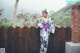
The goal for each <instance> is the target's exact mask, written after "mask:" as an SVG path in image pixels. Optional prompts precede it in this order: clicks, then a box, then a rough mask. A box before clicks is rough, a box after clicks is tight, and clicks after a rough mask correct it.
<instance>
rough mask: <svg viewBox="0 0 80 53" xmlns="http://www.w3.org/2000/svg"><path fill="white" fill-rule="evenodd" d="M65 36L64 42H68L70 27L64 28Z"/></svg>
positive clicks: (69, 39)
mask: <svg viewBox="0 0 80 53" xmlns="http://www.w3.org/2000/svg"><path fill="white" fill-rule="evenodd" d="M65 38H66V40H65V41H66V42H70V41H71V28H70V27H67V28H65Z"/></svg>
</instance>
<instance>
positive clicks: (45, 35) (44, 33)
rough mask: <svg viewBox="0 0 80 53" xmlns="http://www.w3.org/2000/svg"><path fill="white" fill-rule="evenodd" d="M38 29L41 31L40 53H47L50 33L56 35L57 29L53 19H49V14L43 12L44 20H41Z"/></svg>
mask: <svg viewBox="0 0 80 53" xmlns="http://www.w3.org/2000/svg"><path fill="white" fill-rule="evenodd" d="M38 27H40V28H41V30H40V41H41V46H40V53H47V47H48V40H49V35H50V33H54V31H55V27H54V25H53V24H52V21H51V18H49V17H48V12H47V11H46V10H45V11H42V18H40V19H39V23H38Z"/></svg>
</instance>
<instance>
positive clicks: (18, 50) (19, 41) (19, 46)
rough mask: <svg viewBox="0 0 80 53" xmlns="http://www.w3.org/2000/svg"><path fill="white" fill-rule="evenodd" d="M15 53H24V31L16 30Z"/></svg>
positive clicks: (17, 28) (18, 28)
mask: <svg viewBox="0 0 80 53" xmlns="http://www.w3.org/2000/svg"><path fill="white" fill-rule="evenodd" d="M15 53H22V29H21V28H20V27H16V28H15Z"/></svg>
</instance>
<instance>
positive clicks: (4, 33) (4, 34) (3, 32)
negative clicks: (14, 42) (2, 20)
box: [0, 27, 7, 53]
mask: <svg viewBox="0 0 80 53" xmlns="http://www.w3.org/2000/svg"><path fill="white" fill-rule="evenodd" d="M0 36H1V48H5V53H7V28H6V27H1V34H0Z"/></svg>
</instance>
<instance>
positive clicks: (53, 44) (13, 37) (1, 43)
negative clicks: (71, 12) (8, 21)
mask: <svg viewBox="0 0 80 53" xmlns="http://www.w3.org/2000/svg"><path fill="white" fill-rule="evenodd" d="M39 32H40V28H35V27H31V28H28V27H23V28H20V27H16V28H13V27H9V28H6V27H1V28H0V48H5V51H6V53H39V49H40V33H39ZM66 41H71V28H69V27H67V28H63V27H61V28H56V31H55V34H52V33H51V34H50V36H49V45H48V51H47V53H54V52H55V53H64V51H65V42H66Z"/></svg>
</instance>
